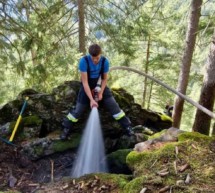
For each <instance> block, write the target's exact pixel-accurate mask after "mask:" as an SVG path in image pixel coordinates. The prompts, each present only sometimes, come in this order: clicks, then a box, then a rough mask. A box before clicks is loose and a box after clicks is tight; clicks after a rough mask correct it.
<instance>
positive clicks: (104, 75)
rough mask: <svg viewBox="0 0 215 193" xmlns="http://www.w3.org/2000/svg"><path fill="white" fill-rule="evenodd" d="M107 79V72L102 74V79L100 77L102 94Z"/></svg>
mask: <svg viewBox="0 0 215 193" xmlns="http://www.w3.org/2000/svg"><path fill="white" fill-rule="evenodd" d="M107 79H108V74H107V73H105V74H103V79H102V84H101V91H100V92H101V93H102V94H103V92H104V90H105V87H106V86H107Z"/></svg>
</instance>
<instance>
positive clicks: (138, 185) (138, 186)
mask: <svg viewBox="0 0 215 193" xmlns="http://www.w3.org/2000/svg"><path fill="white" fill-rule="evenodd" d="M146 180H147V177H145V176H141V177H138V178H135V179H134V180H132V181H130V182H129V183H128V184H126V186H125V187H124V189H123V193H139V192H140V191H141V190H142V188H143V183H144V182H145V181H146Z"/></svg>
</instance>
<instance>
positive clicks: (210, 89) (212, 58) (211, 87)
mask: <svg viewBox="0 0 215 193" xmlns="http://www.w3.org/2000/svg"><path fill="white" fill-rule="evenodd" d="M214 100H215V29H214V34H213V39H212V43H211V48H210V52H209V56H208V60H207V63H206V72H205V75H204V80H203V85H202V89H201V94H200V99H199V104H201V105H202V106H204V107H205V108H207V109H209V110H210V111H213V107H214ZM210 124H211V117H210V116H208V115H207V114H205V113H204V112H202V111H200V110H197V111H196V116H195V121H194V124H193V131H198V132H200V133H202V134H206V135H209V132H210Z"/></svg>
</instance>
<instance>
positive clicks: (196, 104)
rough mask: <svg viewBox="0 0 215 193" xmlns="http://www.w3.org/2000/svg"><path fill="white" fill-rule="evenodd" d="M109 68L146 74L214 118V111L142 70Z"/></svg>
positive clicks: (123, 67) (118, 67) (120, 67)
mask: <svg viewBox="0 0 215 193" xmlns="http://www.w3.org/2000/svg"><path fill="white" fill-rule="evenodd" d="M110 70H127V71H129V72H130V71H132V72H135V73H137V74H140V75H142V76H146V77H147V78H149V79H151V80H153V81H154V82H156V83H158V84H160V85H161V86H163V87H165V88H166V89H168V90H169V91H171V92H173V93H175V94H176V95H178V96H179V97H181V98H183V99H184V100H186V101H187V102H189V103H190V104H192V105H193V106H195V107H196V108H198V109H199V110H201V111H203V112H204V113H206V114H207V115H209V116H210V117H211V118H213V119H215V113H213V112H211V111H209V110H208V109H206V108H205V107H203V106H202V105H200V104H199V103H197V102H195V101H193V100H192V99H190V98H189V97H187V96H186V95H183V94H182V93H180V92H178V91H177V90H175V89H173V88H171V87H170V86H168V85H167V84H165V83H163V82H161V81H160V80H158V79H156V78H154V77H152V76H150V75H148V74H145V73H144V72H141V71H139V70H135V69H133V68H130V67H125V66H116V67H112V68H110Z"/></svg>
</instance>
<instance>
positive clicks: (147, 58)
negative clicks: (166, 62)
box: [142, 35, 151, 107]
mask: <svg viewBox="0 0 215 193" xmlns="http://www.w3.org/2000/svg"><path fill="white" fill-rule="evenodd" d="M150 42H151V41H150V35H149V38H148V43H147V51H146V65H145V73H146V74H148V70H149V56H150V52H149V50H150ZM146 93H147V77H146V76H145V80H144V89H143V102H142V107H145V105H146V104H145V103H146Z"/></svg>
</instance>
